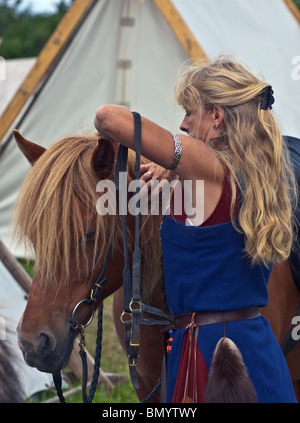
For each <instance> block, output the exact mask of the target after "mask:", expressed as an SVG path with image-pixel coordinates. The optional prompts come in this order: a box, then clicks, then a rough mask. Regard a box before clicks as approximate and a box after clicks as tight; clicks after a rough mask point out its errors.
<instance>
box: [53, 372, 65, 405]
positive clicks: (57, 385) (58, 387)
mask: <svg viewBox="0 0 300 423" xmlns="http://www.w3.org/2000/svg"><path fill="white" fill-rule="evenodd" d="M52 378H53V382H54V386H55V388H56V392H57V396H58V398H59V401H60V402H61V403H62V404H65V403H66V400H65V397H64V395H63V392H62V388H61V387H62V378H61V373H60V372H58V373H53V375H52Z"/></svg>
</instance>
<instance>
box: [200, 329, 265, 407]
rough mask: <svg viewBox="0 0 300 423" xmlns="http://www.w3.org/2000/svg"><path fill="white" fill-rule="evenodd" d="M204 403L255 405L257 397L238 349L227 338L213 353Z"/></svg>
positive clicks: (223, 339)
mask: <svg viewBox="0 0 300 423" xmlns="http://www.w3.org/2000/svg"><path fill="white" fill-rule="evenodd" d="M205 402H206V403H256V402H257V395H256V392H255V388H254V386H253V383H252V381H251V380H250V378H249V375H248V371H247V368H246V366H245V363H244V361H243V358H242V355H241V352H240V350H239V349H238V347H237V346H236V345H235V343H234V342H232V341H231V340H230V339H229V338H227V337H225V336H224V337H223V338H221V339H220V340H219V342H218V344H217V346H216V349H215V351H214V355H213V360H212V363H211V367H210V370H209V375H208V382H207V386H206V392H205Z"/></svg>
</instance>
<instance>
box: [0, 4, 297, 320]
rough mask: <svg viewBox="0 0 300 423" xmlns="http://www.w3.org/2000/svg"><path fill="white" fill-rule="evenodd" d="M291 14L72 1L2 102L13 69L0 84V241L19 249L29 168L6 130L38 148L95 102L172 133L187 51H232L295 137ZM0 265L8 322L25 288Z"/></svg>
mask: <svg viewBox="0 0 300 423" xmlns="http://www.w3.org/2000/svg"><path fill="white" fill-rule="evenodd" d="M299 16H300V15H299V11H297V10H296V8H295V7H293V3H292V0H272V1H271V0H226V1H224V0H76V1H75V2H74V4H73V6H72V7H71V9H70V10H69V12H68V13H67V14H66V16H65V18H64V19H63V21H62V22H61V24H60V26H59V27H58V28H57V30H56V31H55V33H54V34H53V36H52V37H51V38H50V40H49V42H48V44H47V45H46V46H45V49H44V50H43V52H42V53H41V55H40V56H39V58H38V59H37V60H36V62H35V63H34V66H33V67H32V70H31V71H30V73H29V74H28V75H27V77H26V79H25V80H24V81H23V82H22V83H21V85H20V88H19V89H18V90H17V91H16V93H15V95H14V96H13V97H12V99H11V101H10V103H9V104H8V105H7V108H5V104H4V102H6V101H7V98H6V97H5V95H4V94H5V90H6V92H7V90H8V85H7V83H8V82H9V79H10V77H11V78H12V75H7V81H0V102H2V104H1V106H0V110H1V111H3V113H2V116H1V117H0V140H1V145H0V148H1V149H0V239H1V240H2V241H3V242H4V243H5V244H6V246H8V247H9V248H10V249H11V251H12V252H13V253H14V254H15V255H19V256H22V255H23V250H22V248H19V247H17V246H15V245H12V244H11V235H10V234H11V226H10V221H11V217H12V208H13V204H14V202H15V199H16V197H17V194H18V191H19V188H20V185H21V183H22V180H23V179H24V177H25V175H26V173H27V172H28V170H29V165H28V163H27V161H26V160H25V158H24V157H23V155H22V154H21V153H20V152H19V150H18V148H17V147H16V145H15V143H14V141H13V139H12V136H11V130H12V128H14V127H15V128H17V129H19V130H20V132H21V133H22V134H23V135H24V136H25V137H26V138H29V139H31V140H32V141H34V142H36V143H40V144H42V145H43V146H45V147H47V146H49V145H50V144H52V143H53V142H54V141H56V140H58V139H59V138H61V137H63V136H65V135H67V134H70V133H77V132H81V131H84V130H87V129H91V130H93V119H94V114H95V111H96V109H97V107H98V106H99V105H100V104H105V103H119V104H125V105H127V106H128V107H130V108H131V109H135V110H138V111H139V112H140V113H141V114H143V115H145V116H147V117H148V118H150V119H152V120H154V121H155V122H157V123H158V124H160V125H162V126H164V127H166V128H168V129H169V130H171V131H173V132H177V131H178V127H179V124H180V122H181V119H182V116H183V113H182V111H180V110H179V109H178V108H177V107H176V106H175V104H174V101H173V98H172V94H173V84H174V81H175V78H176V75H177V70H178V68H179V67H180V66H181V64H182V63H183V62H185V61H186V60H187V59H188V58H189V57H192V58H193V57H196V56H204V55H207V56H210V57H216V56H218V55H220V54H234V55H237V56H238V57H239V58H240V59H241V60H243V61H244V62H246V63H247V64H248V65H249V66H250V68H252V69H253V70H254V71H255V72H257V73H259V74H261V75H262V76H263V77H264V79H265V80H266V81H268V82H270V83H271V84H272V86H273V89H274V92H275V98H276V103H275V105H274V109H273V110H274V113H275V114H276V116H277V117H278V119H279V121H280V123H281V125H282V129H283V132H284V134H286V135H291V136H295V137H300V108H299V106H300V81H299V78H300V70H299V66H298V71H297V64H300V18H299ZM7 72H9V69H8V68H7ZM298 76H299V77H298ZM5 84H6V85H5ZM0 264H1V263H0ZM0 270H1V273H0V278H1V282H0V293H1V298H2V300H3V301H5V302H7V306H8V307H7V309H9V308H10V304H9V303H8V300H7V299H8V298H9V296H10V295H11V290H13V291H15V294H14V295H15V297H18V301H17V302H16V303H15V305H16V304H18V310H15V309H14V311H13V313H14V319H15V322H16V321H17V320H18V318H19V317H20V316H21V314H22V312H23V309H24V307H25V300H24V298H23V297H24V293H23V292H22V290H19V291H18V289H19V288H18V287H16V283H15V281H14V280H13V278H11V277H10V275H9V274H8V273H7V272H6V271H5V269H3V267H1V269H0ZM10 287H11V288H10ZM17 291H18V292H17ZM17 315H19V316H17Z"/></svg>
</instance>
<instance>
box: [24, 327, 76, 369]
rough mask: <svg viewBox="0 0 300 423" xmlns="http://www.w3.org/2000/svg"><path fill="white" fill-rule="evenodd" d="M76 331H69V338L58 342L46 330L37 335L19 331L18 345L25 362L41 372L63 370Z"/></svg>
mask: <svg viewBox="0 0 300 423" xmlns="http://www.w3.org/2000/svg"><path fill="white" fill-rule="evenodd" d="M75 336H76V333H75V332H74V331H71V330H70V331H69V334H68V336H67V339H64V340H63V342H58V341H57V340H56V339H55V338H54V336H53V335H52V334H51V333H49V332H46V331H43V332H41V333H40V334H39V335H38V336H36V337H34V338H33V337H30V338H29V337H26V336H25V334H23V333H22V330H20V331H19V339H18V345H19V348H20V350H21V351H22V353H23V357H24V360H25V362H26V363H27V364H28V365H29V366H31V367H36V368H37V369H38V370H40V371H41V372H46V373H55V372H59V371H60V370H62V369H63V368H64V367H65V366H66V365H67V364H68V362H69V359H70V356H71V353H72V350H73V343H74V339H75Z"/></svg>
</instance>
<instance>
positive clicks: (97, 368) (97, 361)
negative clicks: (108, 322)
mask: <svg viewBox="0 0 300 423" xmlns="http://www.w3.org/2000/svg"><path fill="white" fill-rule="evenodd" d="M102 320H103V307H100V308H99V310H98V328H97V340H96V351H95V359H94V371H93V377H92V382H91V387H90V391H89V395H87V393H86V388H87V381H88V367H87V358H86V351H85V336H84V326H83V325H82V326H81V330H80V342H79V348H80V350H79V355H80V357H81V361H82V401H83V402H84V403H91V402H92V401H93V399H94V395H95V392H96V389H97V385H98V379H99V374H100V362H101V353H102V333H103V331H102V328H103V325H102Z"/></svg>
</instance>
